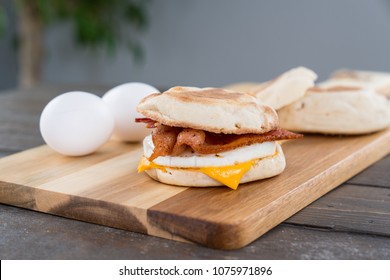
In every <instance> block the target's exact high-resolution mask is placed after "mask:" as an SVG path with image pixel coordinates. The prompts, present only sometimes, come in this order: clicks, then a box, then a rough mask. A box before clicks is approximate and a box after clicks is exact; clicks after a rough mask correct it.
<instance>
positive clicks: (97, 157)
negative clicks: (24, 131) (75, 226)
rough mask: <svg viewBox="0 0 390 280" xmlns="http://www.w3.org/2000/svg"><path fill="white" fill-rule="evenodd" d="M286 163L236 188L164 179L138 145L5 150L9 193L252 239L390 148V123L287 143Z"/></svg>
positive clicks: (109, 218) (221, 243)
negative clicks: (371, 130) (75, 152)
mask: <svg viewBox="0 0 390 280" xmlns="http://www.w3.org/2000/svg"><path fill="white" fill-rule="evenodd" d="M283 150H284V152H285V156H286V158H287V167H286V170H285V171H284V172H283V173H282V174H281V175H279V176H276V177H274V178H271V179H265V180H261V181H256V182H252V183H248V184H242V185H240V186H239V187H238V190H236V191H233V190H231V189H229V188H227V187H219V188H184V187H175V186H169V185H164V184H161V183H158V182H155V181H153V180H152V179H150V178H149V177H148V176H147V175H146V174H144V173H141V174H138V173H137V171H136V168H137V165H138V161H139V159H140V157H141V154H142V148H141V147H140V146H139V144H123V143H118V142H113V141H112V142H109V143H108V144H106V145H105V146H104V147H102V148H101V149H100V150H99V151H98V152H96V153H95V154H93V155H90V156H85V157H79V158H71V157H65V156H61V155H59V154H57V153H55V152H53V151H52V150H51V149H50V148H48V147H47V146H41V147H37V148H34V149H30V150H26V151H24V152H21V153H17V154H14V155H11V156H8V157H5V158H2V159H0V202H1V203H5V204H10V205H15V206H19V207H24V208H28V209H33V210H37V211H41V212H45V213H51V214H55V215H59V216H64V217H68V218H72V219H77V220H83V221H87V222H92V223H97V224H101V225H106V226H111V227H116V228H121V229H125V230H130V231H135V232H140V233H144V234H149V235H154V236H159V237H164V238H168V239H175V240H180V241H189V242H196V243H200V244H203V245H205V246H209V247H214V248H221V249H234V248H240V247H243V246H245V245H247V244H249V243H250V242H252V241H253V240H255V239H257V238H258V237H260V236H261V235H262V234H264V233H265V232H267V231H269V230H270V229H271V228H273V227H275V226H276V225H278V224H279V223H281V222H283V221H284V220H286V219H287V218H289V217H290V216H292V215H293V214H294V213H296V212H298V211H299V210H301V209H302V208H304V207H305V206H307V205H308V204H310V203H311V202H313V201H314V200H316V199H317V198H319V197H321V196H322V195H324V194H326V193H327V192H329V191H330V190H332V189H333V188H335V187H336V186H338V185H340V184H341V183H343V182H344V181H346V180H348V179H349V178H350V177H352V176H353V175H355V174H357V173H358V172H360V171H361V170H363V169H364V168H366V167H367V166H369V165H371V164H372V163H374V162H375V161H377V160H379V159H380V158H382V157H384V156H386V155H387V154H389V152H390V129H387V130H385V131H382V132H379V133H375V134H370V135H365V136H354V137H352V136H348V137H331V136H328V137H326V136H319V135H308V136H305V138H304V139H302V140H294V141H290V142H287V143H284V144H283Z"/></svg>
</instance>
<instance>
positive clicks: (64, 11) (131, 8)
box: [0, 0, 150, 60]
mask: <svg viewBox="0 0 390 280" xmlns="http://www.w3.org/2000/svg"><path fill="white" fill-rule="evenodd" d="M14 1H15V2H17V4H19V5H20V4H21V5H36V7H37V11H38V13H37V15H36V16H37V20H39V21H40V22H42V24H43V26H44V27H47V26H50V25H52V24H54V23H57V22H60V21H70V22H71V23H72V28H73V31H74V36H75V37H74V40H75V42H77V43H79V44H80V45H82V46H85V47H91V48H94V49H96V48H98V47H105V48H106V49H107V50H109V51H110V52H113V51H115V49H116V48H117V47H118V46H119V45H120V44H125V45H127V46H128V47H129V49H130V51H131V52H132V53H133V55H134V58H135V59H137V60H141V59H142V57H143V51H142V46H141V45H140V43H139V41H138V40H137V39H136V35H137V33H138V32H139V31H142V30H144V29H145V28H146V27H147V26H148V24H149V18H148V14H147V8H148V6H149V4H150V1H149V0H19V1H18V0H14ZM32 2H35V3H32ZM16 6H17V5H16ZM5 26H6V25H5V13H4V10H2V9H1V7H0V32H1V30H3V31H4V29H5Z"/></svg>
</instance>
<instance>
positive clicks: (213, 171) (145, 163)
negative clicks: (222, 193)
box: [138, 157, 257, 190]
mask: <svg viewBox="0 0 390 280" xmlns="http://www.w3.org/2000/svg"><path fill="white" fill-rule="evenodd" d="M256 161H257V159H255V160H251V161H247V162H244V163H239V164H235V165H231V166H222V167H201V168H180V169H186V170H191V171H197V172H202V173H203V174H206V175H207V176H209V177H211V178H213V179H214V180H217V181H218V182H221V183H222V184H224V185H225V186H228V187H229V188H232V189H233V190H235V189H237V187H238V185H239V184H240V180H241V178H242V176H244V174H245V173H246V172H248V171H249V169H251V167H252V165H253V164H254V163H255V162H256ZM151 168H158V169H161V170H162V171H164V172H166V167H164V166H162V165H158V164H155V163H153V162H151V161H149V160H148V159H147V158H145V157H142V159H141V161H140V163H139V165H138V172H143V171H145V170H147V169H151ZM169 168H172V169H176V168H175V167H169ZM177 169H179V168H177Z"/></svg>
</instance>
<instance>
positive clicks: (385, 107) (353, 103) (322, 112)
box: [278, 86, 390, 135]
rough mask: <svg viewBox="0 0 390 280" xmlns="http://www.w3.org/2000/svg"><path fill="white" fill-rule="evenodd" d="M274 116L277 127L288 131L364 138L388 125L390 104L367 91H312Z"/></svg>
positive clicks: (388, 101) (347, 88) (321, 89)
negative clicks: (278, 124) (277, 118)
mask: <svg viewBox="0 0 390 280" xmlns="http://www.w3.org/2000/svg"><path fill="white" fill-rule="evenodd" d="M278 115H279V120H280V126H281V127H282V128H285V129H289V130H292V131H299V132H310V133H323V134H346V135H348V134H365V133H371V132H374V131H378V130H381V129H384V128H386V127H388V126H389V125H390V100H388V99H387V98H386V97H385V96H383V95H380V94H378V93H376V92H375V91H374V90H372V89H369V88H359V87H342V86H338V87H329V88H313V89H312V90H309V91H308V93H307V94H306V95H305V96H304V97H302V98H301V99H299V100H298V101H296V102H294V103H292V104H290V105H288V106H285V107H284V108H282V109H280V110H278Z"/></svg>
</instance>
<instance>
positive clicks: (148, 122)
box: [135, 118, 157, 128]
mask: <svg viewBox="0 0 390 280" xmlns="http://www.w3.org/2000/svg"><path fill="white" fill-rule="evenodd" d="M135 122H136V123H146V127H147V128H155V127H156V123H157V122H156V121H154V120H152V119H149V118H135Z"/></svg>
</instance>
